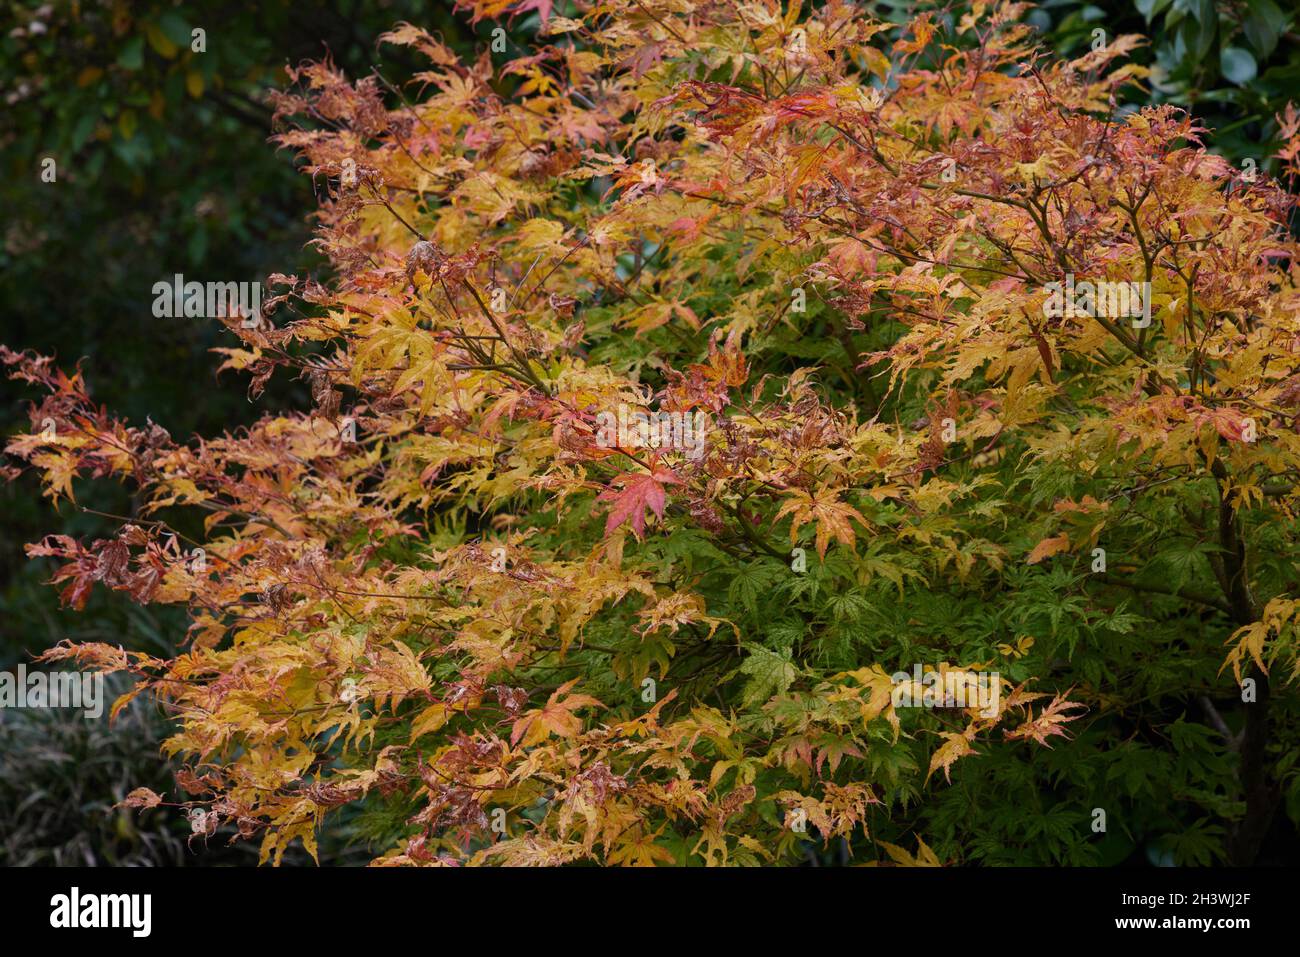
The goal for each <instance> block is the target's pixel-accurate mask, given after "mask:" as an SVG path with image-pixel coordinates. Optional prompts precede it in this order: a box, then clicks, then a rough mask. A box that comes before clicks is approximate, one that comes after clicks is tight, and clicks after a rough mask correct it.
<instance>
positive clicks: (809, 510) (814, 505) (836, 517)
mask: <svg viewBox="0 0 1300 957" xmlns="http://www.w3.org/2000/svg"><path fill="white" fill-rule="evenodd" d="M837 495H838V493H837V492H832V491H830V490H829V489H828V488H827V487H826V486H825V485H823V486H821V487H820V488H819V489H818V490H817V492H816V493H815V494H814V493H811V492H808V491H805V490H804V489H795V490H794V492H793V494H792V495H791V497H790V498H789V499H788V500H787V501H786V502H785V504H784V505H782V506H781V510H780V511H779V512H777V513H776V518H775V519H774V521H778V522H779V521H780V520H781V519H782V517H784V516H786V515H790V516H792V518H791V521H790V542H791V543H792V544H793V543H794V542H796V541H798V538H799V529H800V527H801V526H803V525H804V524H806V523H808V522H816V523H817V537H816V540H817V555H818V557H819V558H825V557H826V548H827V546H828V545H829V544H830V540H831V538H832V537H834V538H835V540H836V541H837V542H839V543H840V544H841V545H844V546H845V547H847V548H852V547H853V543H854V541H855V540H856V539H855V536H854V533H853V525H852V522H853V521H856V522H857V523H858V524H860V525H861V526H862V527H863V528H866V527H868V526H867V520H866V519H865V518H863V517H862V514H861V513H860V512H859V511H858V510H857V509H856V508H854V507H853V506H852V505H848V504H846V503H844V502H840V501H838V500H837Z"/></svg>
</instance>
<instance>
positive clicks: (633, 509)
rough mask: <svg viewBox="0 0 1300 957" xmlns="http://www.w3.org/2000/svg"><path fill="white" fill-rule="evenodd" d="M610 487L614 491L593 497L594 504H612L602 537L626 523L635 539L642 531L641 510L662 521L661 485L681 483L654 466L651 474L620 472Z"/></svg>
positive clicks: (668, 471) (643, 513) (643, 519)
mask: <svg viewBox="0 0 1300 957" xmlns="http://www.w3.org/2000/svg"><path fill="white" fill-rule="evenodd" d="M610 484H611V485H612V486H618V489H615V488H607V489H605V491H603V492H601V493H600V495H599V496H597V501H606V502H613V503H614V507H613V508H611V509H610V510H609V520H608V521H607V522H605V534H606V535H608V534H609V533H610V532H612V531H613V530H614V529H616V528H618V527H619V526H620V525H622V524H623V523H624V522H627V523H628V524H630V525H631V526H632V531H633V532H634V533H635V534H636V537H637V538H641V537H642V536H643V534H644V532H645V510H646V509H647V508H648V509H650V510H651V511H652V512H654V513H655V515H657V516H658V517H659V518H663V517H664V486H665V485H681V484H682V483H681V480H680V479H678V478H677V476H676V475H674V474H673V473H672V471H671V470H670V469H665V468H658V467H656V468H655V470H654V471H653V472H624V473H623V474H622V475H616V476H614V478H613V479H612V480H611V482H610Z"/></svg>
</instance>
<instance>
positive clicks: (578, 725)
mask: <svg viewBox="0 0 1300 957" xmlns="http://www.w3.org/2000/svg"><path fill="white" fill-rule="evenodd" d="M577 683H578V679H577V678H574V679H573V680H571V681H567V682H565V683H564V684H562V685H560V687H558V688H556V689H555V691H554V692H552V693H551V697H550V698H549V699H547V702H546V704H544V705H543V706H542V707H541V708H538V709H535V710H533V711H529V712H527V713H525V714H524V716H523V717H521V718H519V720H517V721H516V722H515V723H514V725H513V727H512V728H511V729H510V746H511V747H514V746H515V745H516V744H518V743H519V742H520V740H521V739H522V740H523V744H524V747H528V746H529V745H533V744H539V743H541V742H542V741H545V740H546V739H547V738H548V737H550V736H551V735H552V734H554V735H557V736H559V737H561V738H572V737H574V736H575V735H576V734H578V732H579V731H581V730H582V719H581V718H579V717H578V716H577V715H576V714H574V712H575V711H577V710H578V709H579V708H589V707H597V708H599V707H604V705H602V704H601V702H600V701H599V700H597V699H596V698H593V697H591V696H590V695H585V694H575V695H570V694H569V693H568V692H569V689H570V688H572V687H573V686H574V685H576V684H577Z"/></svg>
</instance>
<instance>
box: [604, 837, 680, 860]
mask: <svg viewBox="0 0 1300 957" xmlns="http://www.w3.org/2000/svg"><path fill="white" fill-rule="evenodd" d="M662 831H663V828H660V829H659V830H657V831H654V832H653V833H652V832H647V831H641V830H638V831H637V832H636V833H635V834H634V835H631V836H627V837H624V838H623V839H622V840H620V841H619V842H618V843H617V844H615V845H614V848H613V850H611V851H610V853H609V863H611V864H624V865H627V866H628V867H654V866H655V864H656V862H661V863H664V864H676V863H677V858H676V857H675V856H674V855H673V852H672V851H670V850H668V848H666V847H663V846H662V845H660V844H656V843H655V838H657V837H658V836H659V834H660V833H661V832H662Z"/></svg>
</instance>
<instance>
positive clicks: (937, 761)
mask: <svg viewBox="0 0 1300 957" xmlns="http://www.w3.org/2000/svg"><path fill="white" fill-rule="evenodd" d="M939 734H940V737H942V738H944V743H943V744H942V745H940V746H939V747H938V748H936V749H935V752H934V754H932V755H931V756H930V770H929V771H928V772H927V773H926V775H925V780H926V781H927V782H929V780H930V775H932V774H934V772H935V771H937V770H939V769H940V768H943V776H944V778H946V779H947V780H948V783H950V784H951V783H952V777H951V775H950V773H949V769H950V768H951V767H952V766H953V763H954V762H956V760H957V759H958V758H963V757H965V756H966V755H968V754H974V753H975V749H974V748H972V747H971V745H970V742H971V735H972V734H973V732H972V731H971V729H969V728H968V729H967V730H966V731H963V732H960V733H959V732H956V731H941V732H940V733H939Z"/></svg>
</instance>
